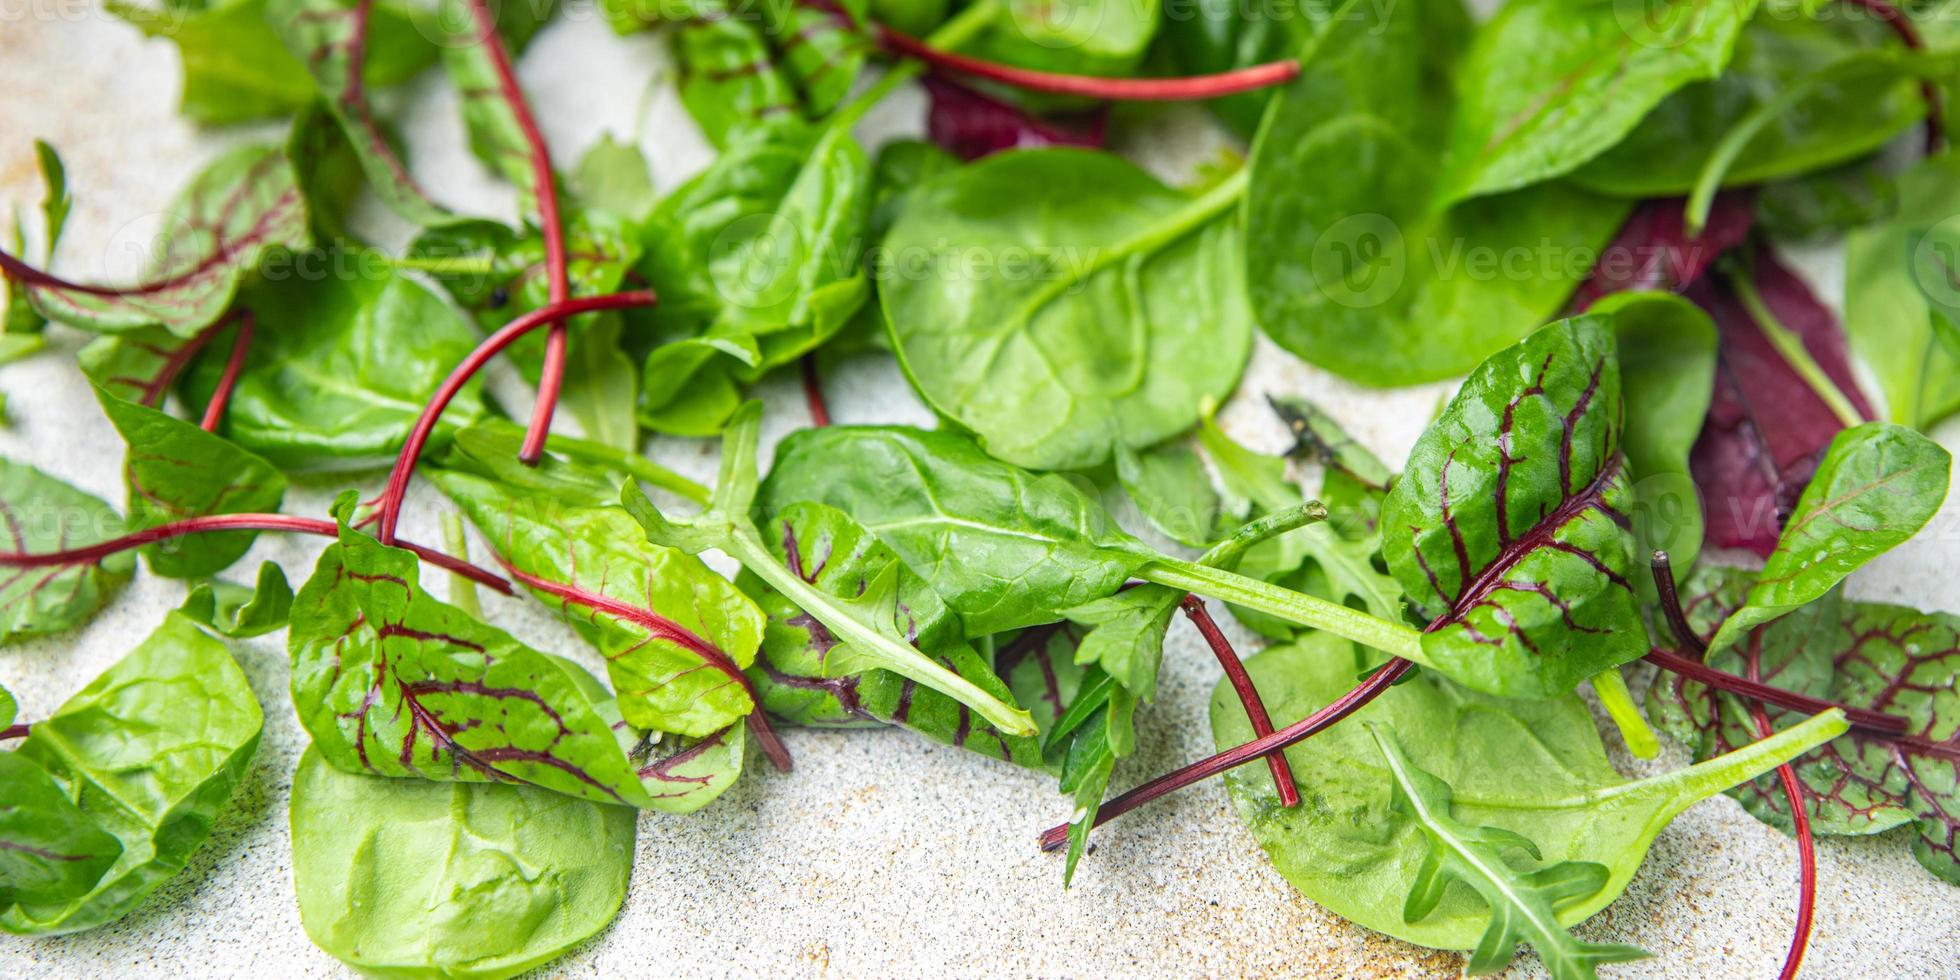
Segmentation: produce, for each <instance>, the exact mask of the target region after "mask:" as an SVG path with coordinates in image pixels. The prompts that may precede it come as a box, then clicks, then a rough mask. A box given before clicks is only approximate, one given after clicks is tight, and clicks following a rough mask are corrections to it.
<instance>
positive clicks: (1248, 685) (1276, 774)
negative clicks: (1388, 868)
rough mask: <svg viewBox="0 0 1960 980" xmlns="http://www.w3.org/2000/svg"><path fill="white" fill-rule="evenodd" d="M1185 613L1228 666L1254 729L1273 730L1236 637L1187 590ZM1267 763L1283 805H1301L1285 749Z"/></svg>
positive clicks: (1228, 674) (1263, 733) (1256, 732)
mask: <svg viewBox="0 0 1960 980" xmlns="http://www.w3.org/2000/svg"><path fill="white" fill-rule="evenodd" d="M1181 604H1182V605H1183V607H1184V615H1185V616H1187V617H1189V618H1190V620H1191V625H1193V626H1196V627H1197V628H1198V633H1199V634H1200V635H1202V636H1203V637H1204V638H1205V642H1206V643H1207V644H1209V645H1210V646H1211V652H1212V655H1213V656H1215V657H1217V658H1218V666H1220V667H1222V668H1224V669H1225V679H1226V680H1229V681H1231V682H1232V690H1233V691H1234V692H1235V693H1237V694H1238V696H1239V704H1240V705H1242V706H1244V708H1245V716H1246V718H1247V719H1249V720H1251V722H1252V733H1253V734H1254V735H1258V736H1261V737H1263V736H1266V735H1271V734H1272V733H1273V719H1272V718H1271V716H1269V715H1267V714H1266V702H1265V701H1263V700H1261V699H1260V697H1259V689H1258V688H1256V687H1254V686H1253V684H1252V675H1250V674H1248V673H1246V672H1245V662H1244V661H1242V660H1240V659H1239V654H1238V651H1236V650H1234V649H1232V641H1230V640H1228V639H1226V638H1225V632H1224V631H1223V630H1221V629H1219V628H1218V623H1217V622H1216V621H1214V620H1213V619H1212V618H1211V610H1209V609H1206V608H1205V601H1204V600H1203V599H1200V598H1198V597H1197V596H1194V595H1191V594H1189V593H1186V594H1185V596H1184V599H1183V601H1182V603H1181ZM1266 765H1267V766H1268V767H1270V768H1271V769H1272V771H1273V791H1274V792H1276V793H1278V794H1279V805H1280V806H1283V807H1296V806H1299V805H1300V787H1298V786H1295V785H1294V784H1293V769H1292V767H1291V766H1288V765H1287V764H1286V753H1285V752H1284V751H1280V752H1274V753H1272V754H1271V755H1268V756H1266Z"/></svg>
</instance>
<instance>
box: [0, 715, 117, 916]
mask: <svg viewBox="0 0 1960 980" xmlns="http://www.w3.org/2000/svg"><path fill="white" fill-rule="evenodd" d="M8 714H11V712H4V711H0V725H7V724H11V723H12V719H11V718H10V717H5V716H6V715H8ZM121 856H122V841H120V840H117V839H116V836H115V835H114V834H111V833H109V832H108V831H106V830H103V829H102V828H101V827H100V826H99V825H97V824H96V822H95V821H94V820H92V819H90V818H89V815H88V814H86V813H83V812H82V810H81V808H80V807H78V806H76V805H75V803H74V801H72V800H70V799H69V798H68V796H67V794H66V793H65V792H64V791H63V790H62V788H61V785H60V784H58V783H56V782H55V781H54V778H53V777H52V776H49V775H48V774H47V772H46V771H44V770H43V769H42V768H41V767H40V766H37V765H35V764H34V763H32V762H30V761H28V759H27V757H26V756H23V755H21V754H19V753H16V752H0V911H5V910H6V909H8V908H10V907H12V906H13V905H14V904H15V903H16V902H28V903H32V904H36V905H47V904H54V903H58V902H66V901H69V900H71V899H75V898H79V897H81V896H83V895H86V894H88V893H89V892H90V891H93V890H94V889H95V883H96V882H98V881H101V880H102V875H103V874H104V873H106V872H107V871H108V870H109V869H110V868H111V867H112V866H114V865H115V863H116V859H117V858H119V857H121Z"/></svg>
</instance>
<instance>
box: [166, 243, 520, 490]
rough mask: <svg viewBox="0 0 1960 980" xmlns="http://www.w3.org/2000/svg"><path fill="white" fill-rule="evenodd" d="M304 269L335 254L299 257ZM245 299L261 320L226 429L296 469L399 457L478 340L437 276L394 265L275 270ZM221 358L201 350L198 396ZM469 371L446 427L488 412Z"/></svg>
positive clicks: (191, 380)
mask: <svg viewBox="0 0 1960 980" xmlns="http://www.w3.org/2000/svg"><path fill="white" fill-rule="evenodd" d="M292 261H293V262H294V263H295V266H296V268H314V266H311V265H309V264H308V263H314V262H331V261H332V257H331V256H330V255H327V254H326V253H318V252H305V253H299V254H296V255H294V256H293V257H292ZM242 302H243V303H244V305H245V306H247V307H249V308H250V309H251V310H252V312H253V313H254V314H255V315H256V316H257V317H258V322H259V323H260V324H261V325H262V328H261V329H260V331H259V333H258V336H257V339H255V340H254V341H253V343H252V349H251V350H250V351H249V352H248V353H247V354H246V358H245V366H244V371H243V373H241V374H240V375H239V377H238V384H237V386H236V388H234V389H233V391H232V396H231V406H230V407H229V408H228V409H227V410H226V412H225V421H224V430H223V431H224V434H225V435H226V436H227V437H228V438H230V439H231V441H233V442H235V443H237V444H238V445H239V446H241V447H243V448H245V449H247V450H249V451H251V452H254V453H257V454H258V455H260V456H262V457H264V458H265V459H267V460H269V461H270V462H272V463H273V465H275V466H278V467H280V468H281V469H284V470H287V471H294V470H308V469H314V470H317V469H324V468H347V467H353V466H363V465H375V464H378V463H381V462H384V461H387V460H391V459H393V457H394V455H395V453H396V452H397V451H399V450H400V449H401V446H402V442H403V441H404V440H405V439H406V438H407V437H408V431H409V429H410V428H412V427H413V426H414V425H415V420H416V418H417V417H418V416H419V415H421V413H422V405H423V403H424V402H425V401H426V400H427V399H428V398H429V397H430V396H431V395H433V394H434V393H435V390H436V388H437V386H439V385H441V383H442V380H443V378H445V377H446V376H448V374H449V371H450V368H452V367H454V366H455V364H456V362H458V361H460V360H462V359H463V358H464V357H465V356H466V355H468V354H469V352H470V351H471V350H472V349H474V348H475V347H476V344H477V337H476V334H475V331H473V330H471V329H470V326H469V324H468V323H467V322H465V321H464V320H463V318H462V317H461V316H460V315H458V314H457V312H456V310H455V309H454V308H453V307H451V306H450V305H449V304H447V303H444V302H443V301H442V300H441V299H440V298H439V297H437V296H436V294H435V293H433V292H431V291H430V290H429V288H428V287H426V286H423V285H421V284H420V283H417V282H415V281H414V280H412V279H409V278H407V277H406V276H404V275H402V274H400V273H395V272H390V273H386V274H383V275H378V276H336V275H326V276H319V277H314V276H304V275H295V276H292V277H289V278H281V279H279V280H278V281H271V280H268V281H266V282H262V283H259V284H257V285H255V286H253V288H251V289H249V290H247V291H246V293H245V295H244V297H243V299H242ZM223 368H224V365H223V363H221V361H220V360H219V359H213V358H203V359H200V360H199V362H198V363H197V364H196V365H194V366H193V368H192V370H191V371H190V374H189V376H188V377H187V378H186V379H185V388H186V390H187V392H188V393H189V394H190V396H191V397H192V398H193V400H194V401H196V403H198V404H203V403H205V402H208V401H209V400H210V398H211V395H212V393H213V392H214V391H216V389H217V387H218V380H219V376H220V375H221V374H222V373H223ZM479 389H480V383H479V382H477V381H475V380H472V381H471V382H470V383H469V384H468V385H466V386H465V387H464V388H463V390H462V391H461V392H460V393H459V394H458V395H457V397H456V400H455V401H453V402H451V403H450V406H449V410H448V412H446V413H445V414H444V415H443V425H442V426H441V428H439V429H438V430H437V432H438V438H439V439H444V438H447V436H448V434H449V433H450V432H451V431H453V429H452V428H451V426H452V425H455V424H461V423H466V422H468V421H469V420H470V419H473V418H475V417H477V416H478V415H480V414H482V412H483V403H482V401H481V400H480V398H479V397H478V394H477V392H478V391H479Z"/></svg>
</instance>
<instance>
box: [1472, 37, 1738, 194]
mask: <svg viewBox="0 0 1960 980" xmlns="http://www.w3.org/2000/svg"><path fill="white" fill-rule="evenodd" d="M1755 9H1756V4H1755V2H1754V0H1743V2H1739V3H1725V4H1721V5H1718V6H1709V5H1707V4H1702V3H1697V2H1693V0H1662V2H1659V3H1655V4H1650V5H1647V6H1643V7H1640V8H1638V9H1636V8H1634V7H1629V6H1625V5H1615V4H1610V3H1589V4H1574V3H1569V2H1566V0H1511V2H1509V3H1506V4H1505V5H1504V6H1503V8H1501V9H1500V10H1499V11H1498V12H1497V14H1496V16H1494V17H1492V18H1491V20H1490V21H1489V22H1488V23H1485V24H1484V25H1483V26H1482V27H1481V28H1479V29H1478V30H1477V33H1476V37H1475V40H1473V41H1472V42H1471V45H1470V50H1469V51H1468V53H1466V54H1465V55H1464V59H1463V64H1462V67H1461V69H1460V71H1459V78H1460V82H1459V93H1460V95H1459V97H1460V98H1461V100H1462V103H1461V108H1460V109H1459V110H1458V112H1457V115H1456V119H1455V121H1454V123H1453V125H1452V126H1451V131H1450V137H1449V148H1448V153H1447V157H1446V162H1445V164H1444V167H1443V169H1444V173H1445V174H1446V175H1447V176H1446V177H1445V178H1444V179H1443V180H1442V182H1441V183H1440V185H1439V186H1438V190H1437V194H1438V200H1439V201H1442V202H1445V203H1447V202H1450V201H1457V200H1461V199H1463V198H1468V197H1474V196H1477V195H1481V194H1493V193H1497V192H1500V191H1508V190H1515V189H1517V188H1520V187H1525V186H1528V185H1531V184H1536V183H1539V182H1541V181H1545V180H1548V179H1550V178H1553V177H1557V176H1559V175H1561V174H1565V173H1569V172H1571V171H1572V170H1573V169H1575V168H1577V167H1578V166H1579V165H1580V164H1583V163H1585V162H1587V161H1589V160H1591V159H1593V158H1594V157H1597V156H1598V155H1600V154H1601V153H1603V152H1605V151H1606V150H1607V149H1609V148H1611V147H1612V146H1614V145H1615V144H1617V143H1619V142H1620V141H1621V140H1622V139H1623V138H1625V137H1626V135H1627V134H1628V133H1629V132H1632V131H1633V130H1634V128H1635V127H1636V126H1638V125H1639V124H1640V121H1641V120H1642V119H1643V118H1645V117H1646V116H1647V114H1648V112H1649V110H1652V109H1653V108H1654V107H1655V106H1656V105H1658V104H1660V103H1661V101H1662V100H1664V99H1666V98H1667V97H1668V96H1669V95H1671V94H1673V93H1674V92H1675V91H1676V90H1678V89H1680V88H1681V87H1682V86H1684V85H1687V84H1688V83H1690V82H1699V81H1703V80H1706V79H1710V78H1714V77H1715V76H1717V75H1719V74H1720V73H1721V71H1722V69H1723V67H1724V66H1726V65H1727V64H1728V61H1729V56H1730V54H1731V53H1732V51H1733V50H1734V48H1735V44H1736V38H1737V36H1738V35H1740V34H1741V33H1742V27H1743V25H1744V24H1746V23H1748V21H1749V18H1750V15H1751V14H1753V13H1754V12H1755ZM1547 80H1551V82H1550V84H1549V88H1548V82H1547Z"/></svg>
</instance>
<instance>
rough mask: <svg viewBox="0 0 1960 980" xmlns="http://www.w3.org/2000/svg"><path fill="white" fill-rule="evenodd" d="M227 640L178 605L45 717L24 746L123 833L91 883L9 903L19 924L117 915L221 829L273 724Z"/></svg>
mask: <svg viewBox="0 0 1960 980" xmlns="http://www.w3.org/2000/svg"><path fill="white" fill-rule="evenodd" d="M264 721H265V719H264V716H263V715H262V714H261V713H260V711H259V703H258V701H257V700H256V699H255V698H254V697H253V696H252V688H251V686H250V685H249V684H248V683H246V680H245V672H244V671H242V670H240V669H239V668H238V664H237V663H235V662H234V661H233V660H232V658H231V652H230V651H228V650H226V649H225V645H224V644H223V643H221V642H219V641H218V640H216V639H214V638H212V637H211V636H210V635H209V634H207V633H205V632H204V631H203V630H200V629H199V628H198V627H197V625H196V624H194V623H192V622H191V621H190V620H188V619H185V618H184V617H182V616H180V615H178V614H176V613H170V614H169V615H167V616H166V617H165V618H164V621H163V625H162V626H159V627H158V628H157V631H156V632H154V633H152V634H150V637H149V639H147V640H144V641H143V643H142V644H141V645H139V646H138V647H137V648H136V649H135V650H132V651H131V652H130V653H129V655H128V656H126V657H124V658H123V659H122V660H120V661H118V662H117V663H116V665H115V666H113V667H110V668H109V669H108V670H107V671H104V672H103V674H102V676H100V677H97V678H96V679H95V680H94V681H92V682H90V683H89V685H88V686H87V687H85V688H83V689H82V690H81V692H80V693H78V694H76V695H75V696H74V697H72V698H69V699H68V701H67V702H66V703H65V704H63V705H62V706H61V707H60V708H59V709H57V710H56V711H55V713H54V714H53V715H50V716H49V717H48V718H46V719H45V720H43V721H41V722H38V723H36V724H35V726H34V730H33V733H32V734H30V735H29V736H28V738H27V741H25V742H23V743H21V746H20V749H19V752H18V753H17V754H18V756H19V757H20V758H21V759H22V760H24V761H27V762H31V763H34V764H35V765H37V766H39V767H40V768H41V769H43V770H45V771H46V772H47V773H48V775H50V776H52V777H54V780H55V782H56V783H58V784H60V786H61V792H62V793H63V794H64V795H65V796H67V797H68V799H70V800H72V801H74V803H75V805H76V806H78V807H80V808H81V811H82V813H84V814H85V815H87V817H88V818H89V819H90V820H92V821H94V822H95V823H96V824H97V825H98V826H100V827H101V828H102V829H104V830H106V831H108V832H109V833H111V834H114V835H115V836H116V838H117V839H118V840H120V841H121V842H122V855H121V856H120V857H119V858H117V859H116V863H115V864H114V865H113V866H111V867H110V868H109V870H108V872H107V873H106V874H104V875H103V876H102V878H101V880H100V881H98V882H97V883H96V885H95V887H94V888H93V889H91V890H90V891H89V892H88V893H87V894H85V895H81V896H78V897H73V898H69V899H67V900H65V901H54V902H45V903H43V902H24V903H22V904H20V905H17V906H15V907H14V908H12V909H10V910H8V911H7V912H5V913H4V914H0V930H4V931H6V932H11V933H15V934H17V935H39V934H48V933H66V932H76V931H79V930H82V929H91V928H94V927H96V926H99V925H103V924H105V923H108V922H113V921H115V920H117V919H119V918H122V917H123V916H124V915H127V914H129V912H130V911H131V910H133V909H134V908H136V906H137V905H138V904H139V903H141V902H142V901H143V899H144V898H145V897H146V896H148V895H149V894H150V892H152V891H154V890H156V888H157V886H159V885H161V884H163V883H164V882H165V881H167V880H169V878H170V877H171V876H173V875H175V874H176V873H177V872H179V871H182V870H183V869H184V865H185V863H186V862H188V861H189V860H190V857H191V854H192V853H193V852H195V851H196V850H197V849H198V847H200V846H201V845H203V843H204V840H205V838H207V837H209V836H210V835H211V827H212V825H213V824H214V823H215V822H216V821H217V819H218V815H219V813H220V811H222V810H223V809H224V805H225V801H226V800H228V799H230V797H231V793H232V789H233V788H234V787H236V786H237V785H238V782H239V780H240V779H242V778H243V777H244V775H245V770H246V767H247V765H249V764H250V762H251V760H252V754H253V753H254V752H255V751H257V749H258V746H259V731H260V729H261V727H262V726H263V724H264Z"/></svg>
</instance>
